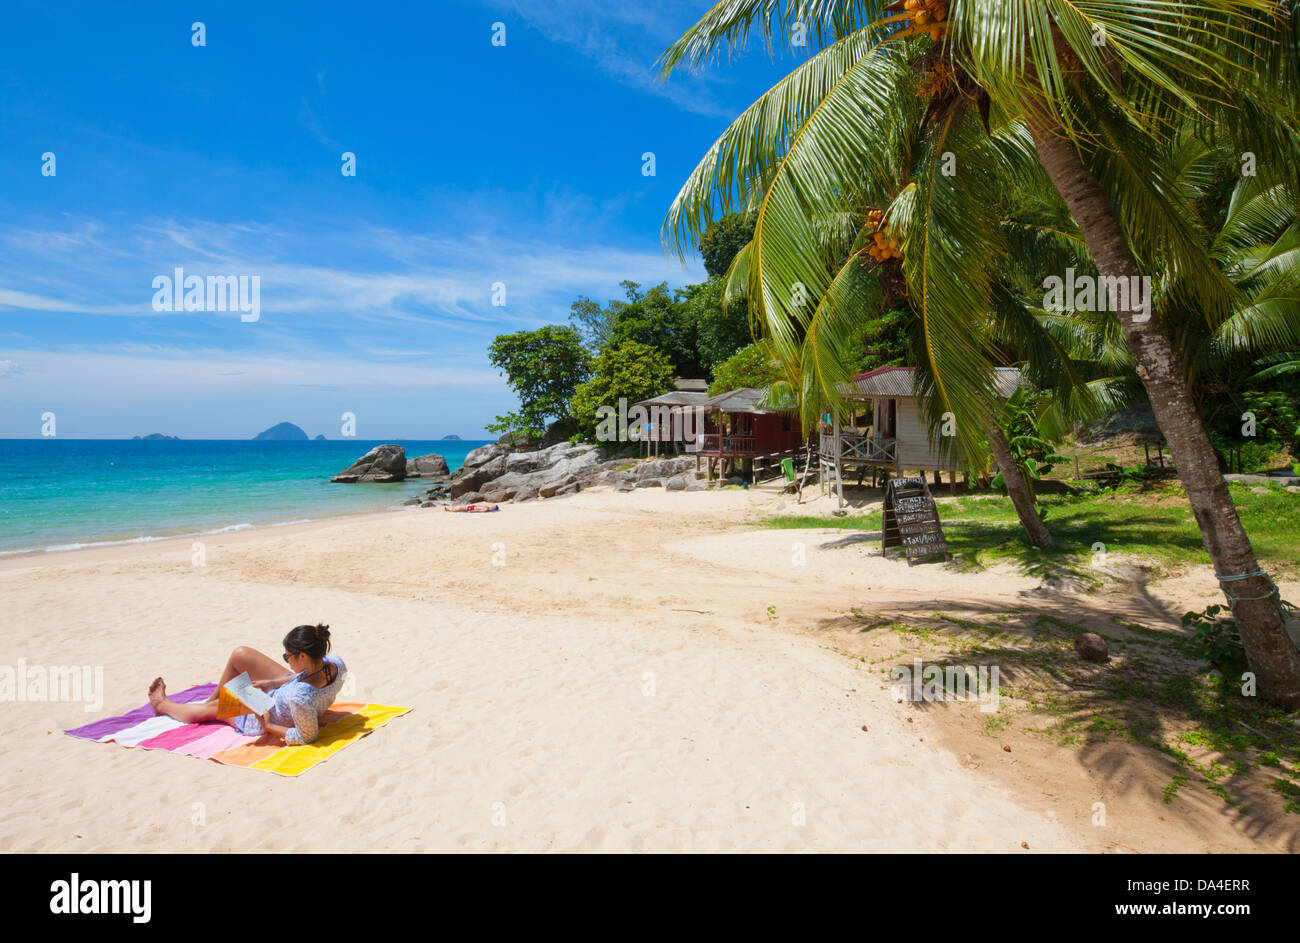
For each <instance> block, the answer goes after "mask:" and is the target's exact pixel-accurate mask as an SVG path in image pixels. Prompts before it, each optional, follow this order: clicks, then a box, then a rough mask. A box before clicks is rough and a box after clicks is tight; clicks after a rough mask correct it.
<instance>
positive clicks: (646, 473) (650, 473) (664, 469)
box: [627, 458, 695, 481]
mask: <svg viewBox="0 0 1300 943" xmlns="http://www.w3.org/2000/svg"><path fill="white" fill-rule="evenodd" d="M627 474H628V475H630V476H631V477H632V478H633V479H634V480H636V481H641V480H643V479H646V478H673V477H675V476H677V475H688V474H689V475H692V476H693V475H694V474H695V459H693V458H655V459H651V460H650V461H648V462H642V463H641V464H639V465H637V466H636V467H634V468H629V469H628V471H627Z"/></svg>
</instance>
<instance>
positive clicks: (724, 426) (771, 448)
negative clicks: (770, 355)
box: [695, 387, 807, 480]
mask: <svg viewBox="0 0 1300 943" xmlns="http://www.w3.org/2000/svg"><path fill="white" fill-rule="evenodd" d="M766 396H767V391H766V390H760V389H753V388H750V387H745V388H742V389H739V390H729V391H728V392H726V393H719V394H718V395H717V396H711V397H709V398H708V399H706V400H705V401H704V402H703V403H702V404H701V409H702V410H703V412H704V423H703V431H702V433H701V435H700V441H699V450H698V451H696V452H695V465H696V468H699V466H700V462H701V460H703V461H704V462H706V463H707V470H708V477H709V479H710V480H712V479H713V476H714V474H715V473H716V474H717V476H718V477H720V478H725V477H727V476H728V475H730V474H741V475H743V476H745V477H748V478H750V480H756V477H757V475H758V474H760V473H761V472H763V471H764V470H767V469H770V467H771V466H773V465H779V464H780V462H781V460H782V459H785V458H793V459H795V460H796V461H797V460H798V459H799V456H800V453H801V450H802V449H803V448H804V445H805V442H806V439H807V437H806V436H805V435H804V433H803V428H802V426H801V424H800V422H799V419H798V417H797V416H795V415H793V414H791V413H786V412H781V411H778V410H773V409H765V408H763V407H762V406H760V405H759V404H760V403H762V402H763V400H764V398H765V397H766Z"/></svg>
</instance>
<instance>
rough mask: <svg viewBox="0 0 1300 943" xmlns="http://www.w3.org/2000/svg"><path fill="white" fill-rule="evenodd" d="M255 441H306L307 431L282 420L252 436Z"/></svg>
mask: <svg viewBox="0 0 1300 943" xmlns="http://www.w3.org/2000/svg"><path fill="white" fill-rule="evenodd" d="M253 441H255V442H306V441H307V433H305V432H303V431H302V430H301V429H299V428H298V427H297V426H295V425H294V424H293V423H291V422H282V423H279V424H278V425H274V426H272V427H271V428H270V429H267V430H266V431H265V432H259V433H258V434H257V435H255V436H253Z"/></svg>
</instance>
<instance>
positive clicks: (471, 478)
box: [451, 446, 506, 498]
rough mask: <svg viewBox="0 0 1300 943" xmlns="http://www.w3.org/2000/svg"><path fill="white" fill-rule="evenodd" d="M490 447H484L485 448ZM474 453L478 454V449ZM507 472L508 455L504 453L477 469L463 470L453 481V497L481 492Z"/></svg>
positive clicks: (457, 473)
mask: <svg viewBox="0 0 1300 943" xmlns="http://www.w3.org/2000/svg"><path fill="white" fill-rule="evenodd" d="M489 447H490V446H484V448H489ZM474 451H476V452H477V451H478V449H475V450H474ZM471 454H473V453H471ZM505 471H506V454H505V453H504V452H502V453H499V454H497V455H495V456H494V457H492V458H490V459H488V460H487V461H486V462H483V463H482V464H479V465H478V466H476V467H473V468H468V469H467V468H461V469H460V470H459V471H458V472H456V474H455V475H454V476H453V477H452V479H451V496H452V497H453V498H458V497H460V496H461V495H462V494H465V493H467V492H470V491H479V490H480V489H481V488H482V487H483V486H484V485H485V484H487V483H488V482H489V481H492V480H493V479H494V478H498V477H500V476H501V475H503V474H505ZM498 490H499V489H498Z"/></svg>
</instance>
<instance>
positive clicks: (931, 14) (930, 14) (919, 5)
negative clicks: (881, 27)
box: [903, 0, 948, 40]
mask: <svg viewBox="0 0 1300 943" xmlns="http://www.w3.org/2000/svg"><path fill="white" fill-rule="evenodd" d="M903 10H904V11H906V12H907V13H910V14H911V15H912V23H913V24H914V25H916V26H918V27H926V26H928V27H929V28H930V38H931V39H936V40H937V39H943V38H944V36H946V35H947V31H948V27H947V26H945V25H944V21H945V20H947V19H948V4H947V3H946V2H945V0H904V2H903Z"/></svg>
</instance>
